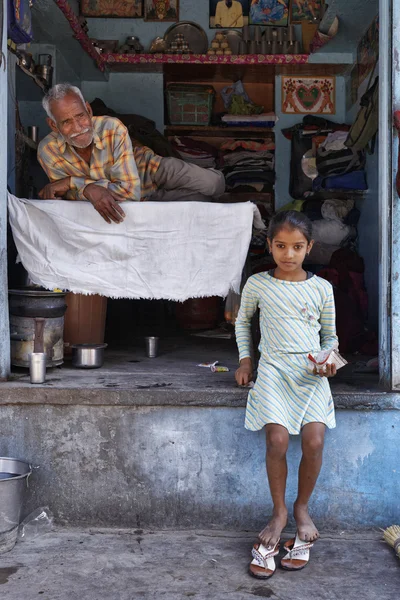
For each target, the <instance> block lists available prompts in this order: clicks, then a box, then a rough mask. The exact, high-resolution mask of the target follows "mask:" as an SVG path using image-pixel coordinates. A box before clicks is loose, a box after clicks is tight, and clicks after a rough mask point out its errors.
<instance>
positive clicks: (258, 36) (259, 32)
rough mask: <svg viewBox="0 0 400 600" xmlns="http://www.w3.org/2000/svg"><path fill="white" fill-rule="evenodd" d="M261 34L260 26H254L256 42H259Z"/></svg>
mask: <svg viewBox="0 0 400 600" xmlns="http://www.w3.org/2000/svg"><path fill="white" fill-rule="evenodd" d="M261 36H262V29H261V27H259V26H258V27H255V28H254V40H255V41H256V42H261Z"/></svg>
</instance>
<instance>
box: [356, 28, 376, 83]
mask: <svg viewBox="0 0 400 600" xmlns="http://www.w3.org/2000/svg"><path fill="white" fill-rule="evenodd" d="M378 56H379V18H378V16H376V17H375V19H374V20H373V21H372V23H371V25H370V26H369V28H368V30H367V31H366V32H365V34H364V35H363V37H362V38H361V40H360V43H359V44H358V48H357V64H358V85H359V86H360V85H361V84H362V82H363V81H364V79H365V78H366V77H367V76H368V74H369V73H370V72H371V71H372V69H373V68H374V66H375V64H376V61H377V60H378Z"/></svg>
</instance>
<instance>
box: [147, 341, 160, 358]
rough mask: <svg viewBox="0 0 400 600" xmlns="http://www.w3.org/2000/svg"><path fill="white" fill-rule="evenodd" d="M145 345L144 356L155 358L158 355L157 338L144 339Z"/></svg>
mask: <svg viewBox="0 0 400 600" xmlns="http://www.w3.org/2000/svg"><path fill="white" fill-rule="evenodd" d="M144 340H145V343H146V356H147V358H156V356H157V355H158V340H159V338H158V337H153V336H150V337H146V338H144Z"/></svg>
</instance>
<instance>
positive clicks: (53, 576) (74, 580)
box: [0, 529, 400, 600]
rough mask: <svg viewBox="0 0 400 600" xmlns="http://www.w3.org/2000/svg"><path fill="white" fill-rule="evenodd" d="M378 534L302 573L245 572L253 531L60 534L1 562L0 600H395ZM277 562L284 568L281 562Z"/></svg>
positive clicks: (325, 538) (393, 565) (342, 539)
mask: <svg viewBox="0 0 400 600" xmlns="http://www.w3.org/2000/svg"><path fill="white" fill-rule="evenodd" d="M380 540H381V535H380V533H379V532H377V531H363V532H355V533H341V534H335V533H329V532H324V533H323V534H322V538H321V539H320V540H319V541H318V542H317V543H316V544H315V546H314V548H312V550H311V559H310V563H309V565H308V566H307V568H306V569H304V570H302V571H300V572H298V573H289V572H286V571H283V570H281V569H280V568H279V567H278V568H277V570H276V573H275V574H274V575H273V577H272V578H270V579H268V580H267V581H259V580H257V579H253V578H252V577H250V576H249V575H248V573H247V568H248V564H249V562H250V551H251V547H252V544H253V543H254V542H255V541H256V534H255V532H226V531H221V530H203V531H202V530H188V531H149V530H146V531H143V530H142V529H136V530H119V531H117V530H111V531H110V530H99V529H91V530H87V529H58V530H56V531H54V532H52V533H49V534H46V535H44V536H43V537H41V538H37V539H36V540H33V541H31V542H21V543H19V544H17V546H16V547H15V548H14V550H12V551H11V552H9V553H8V554H4V555H2V557H1V565H0V585H1V597H2V600H21V598H27V599H28V600H32V599H33V598H41V599H42V600H71V599H75V598H80V599H83V600H100V599H101V600H150V599H159V598H162V600H187V599H188V598H189V599H190V598H194V599H195V600H248V599H249V598H251V597H256V598H271V599H272V600H275V599H276V600H278V599H279V600H304V599H305V598H307V600H358V599H359V598H362V599H363V600H376V599H377V598H379V599H380V600H393V599H394V598H397V597H398V591H399V576H400V571H399V561H398V559H397V558H396V557H395V554H394V551H393V550H392V549H391V548H390V547H389V546H387V545H386V544H384V543H383V542H381V541H380ZM278 562H279V560H278Z"/></svg>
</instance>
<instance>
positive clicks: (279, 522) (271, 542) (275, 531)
mask: <svg viewBox="0 0 400 600" xmlns="http://www.w3.org/2000/svg"><path fill="white" fill-rule="evenodd" d="M286 524H287V509H286V508H284V509H281V510H274V511H273V513H272V518H271V520H270V522H269V523H268V525H267V526H266V527H264V529H263V530H262V531H261V532H260V533H259V534H258V537H259V539H260V541H261V543H262V544H263V546H265V547H266V548H268V549H271V550H272V548H274V546H275V545H276V542H277V541H278V540H279V539H280V537H281V533H282V529H284V528H285V527H286Z"/></svg>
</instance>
